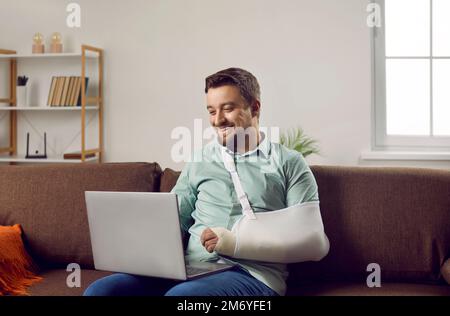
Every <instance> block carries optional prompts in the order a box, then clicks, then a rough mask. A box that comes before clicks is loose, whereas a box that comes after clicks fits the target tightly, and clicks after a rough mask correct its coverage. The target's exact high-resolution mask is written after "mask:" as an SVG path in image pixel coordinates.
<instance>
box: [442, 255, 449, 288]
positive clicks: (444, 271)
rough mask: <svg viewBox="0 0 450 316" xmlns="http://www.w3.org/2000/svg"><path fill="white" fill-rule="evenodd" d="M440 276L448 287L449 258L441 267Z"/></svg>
mask: <svg viewBox="0 0 450 316" xmlns="http://www.w3.org/2000/svg"><path fill="white" fill-rule="evenodd" d="M441 274H442V277H443V278H444V280H445V281H447V283H448V284H449V285H450V258H449V259H447V260H446V261H445V262H444V264H443V265H442V267H441Z"/></svg>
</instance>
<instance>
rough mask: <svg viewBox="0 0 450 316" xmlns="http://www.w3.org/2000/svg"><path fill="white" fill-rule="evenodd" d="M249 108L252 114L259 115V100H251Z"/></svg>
mask: <svg viewBox="0 0 450 316" xmlns="http://www.w3.org/2000/svg"><path fill="white" fill-rule="evenodd" d="M251 109H252V116H257V117H259V111H260V109H261V102H259V101H258V100H255V101H253V104H252V106H251Z"/></svg>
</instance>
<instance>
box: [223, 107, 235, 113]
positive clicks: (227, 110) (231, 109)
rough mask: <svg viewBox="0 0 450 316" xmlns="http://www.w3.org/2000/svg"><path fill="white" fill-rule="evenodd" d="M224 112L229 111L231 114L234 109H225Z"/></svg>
mask: <svg viewBox="0 0 450 316" xmlns="http://www.w3.org/2000/svg"><path fill="white" fill-rule="evenodd" d="M223 110H224V111H227V112H231V111H233V108H225V109H223Z"/></svg>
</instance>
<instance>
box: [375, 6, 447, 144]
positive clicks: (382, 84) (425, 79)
mask: <svg viewBox="0 0 450 316" xmlns="http://www.w3.org/2000/svg"><path fill="white" fill-rule="evenodd" d="M376 3H378V4H379V5H380V7H381V8H382V16H383V18H382V22H383V23H382V27H380V28H374V29H373V38H374V67H373V70H374V114H375V124H374V127H375V135H374V136H375V137H374V149H394V150H402V149H405V150H434V151H436V150H438V151H445V150H446V151H448V150H449V149H450V19H449V18H448V16H450V0H377V1H376Z"/></svg>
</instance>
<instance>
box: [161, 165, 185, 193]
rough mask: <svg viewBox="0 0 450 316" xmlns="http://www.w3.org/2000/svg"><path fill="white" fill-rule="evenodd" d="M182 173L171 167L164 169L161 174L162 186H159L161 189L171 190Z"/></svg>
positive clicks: (162, 190)
mask: <svg viewBox="0 0 450 316" xmlns="http://www.w3.org/2000/svg"><path fill="white" fill-rule="evenodd" d="M180 174H181V172H180V171H175V170H172V169H170V168H166V169H164V171H163V173H162V175H161V186H160V187H159V191H160V192H170V191H171V190H172V188H173V187H174V186H175V184H177V180H178V177H179V176H180Z"/></svg>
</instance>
